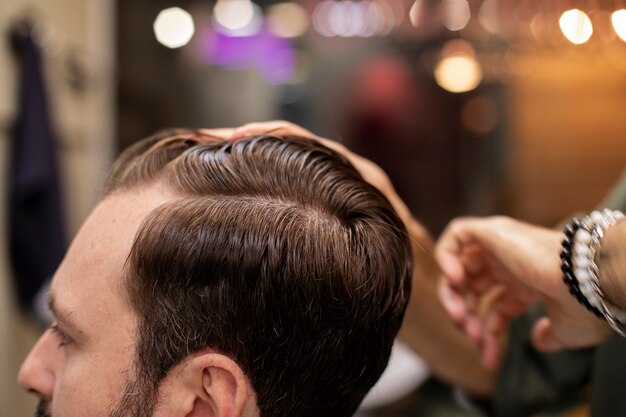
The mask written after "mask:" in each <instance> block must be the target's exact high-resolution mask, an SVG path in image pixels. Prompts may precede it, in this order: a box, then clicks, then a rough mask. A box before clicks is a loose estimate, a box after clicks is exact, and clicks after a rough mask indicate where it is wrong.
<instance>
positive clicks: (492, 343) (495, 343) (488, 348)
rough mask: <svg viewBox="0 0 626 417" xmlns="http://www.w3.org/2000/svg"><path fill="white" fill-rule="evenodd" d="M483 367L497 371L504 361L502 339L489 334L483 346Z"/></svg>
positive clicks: (484, 339)
mask: <svg viewBox="0 0 626 417" xmlns="http://www.w3.org/2000/svg"><path fill="white" fill-rule="evenodd" d="M481 358H482V362H483V365H485V366H486V367H487V368H489V369H496V368H498V366H499V365H500V362H501V361H502V342H501V341H500V337H499V336H496V335H495V334H492V333H489V332H487V333H486V335H485V337H484V338H483V343H482V346H481Z"/></svg>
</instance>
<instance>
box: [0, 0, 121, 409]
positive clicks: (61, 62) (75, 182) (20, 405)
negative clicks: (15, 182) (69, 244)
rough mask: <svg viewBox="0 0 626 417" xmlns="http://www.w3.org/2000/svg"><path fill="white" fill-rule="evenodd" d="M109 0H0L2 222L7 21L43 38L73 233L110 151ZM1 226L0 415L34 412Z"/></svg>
mask: <svg viewBox="0 0 626 417" xmlns="http://www.w3.org/2000/svg"><path fill="white" fill-rule="evenodd" d="M113 5H114V2H111V1H109V0H83V1H76V0H55V1H48V0H2V1H0V91H2V94H1V95H0V218H2V219H5V218H6V203H5V201H6V187H7V170H8V162H9V160H8V158H9V145H10V140H11V139H10V138H9V137H8V129H9V126H10V124H11V120H12V118H13V116H14V112H15V105H16V93H17V86H18V79H17V73H16V70H17V68H16V66H15V62H14V59H13V57H12V56H11V55H10V53H9V50H8V48H7V42H6V36H7V31H8V30H9V27H10V25H11V23H12V22H13V21H14V20H15V19H17V18H19V17H22V16H24V15H25V14H28V15H29V16H32V17H33V19H34V20H35V21H36V22H38V24H39V25H40V27H42V28H43V30H44V32H45V33H47V34H48V38H47V39H48V43H47V44H45V48H44V55H45V59H44V62H45V74H46V78H47V82H48V92H49V97H50V101H51V109H52V112H53V117H54V124H55V130H56V132H57V136H58V138H59V143H58V151H59V157H60V161H61V169H62V179H63V185H64V191H65V200H66V211H67V217H68V218H67V220H68V226H69V230H68V232H69V233H70V236H71V235H73V234H74V233H75V232H76V230H77V228H78V226H79V225H80V223H81V222H82V220H83V219H84V217H85V216H86V215H87V213H88V212H89V210H90V208H91V207H92V206H93V204H94V202H95V201H96V199H97V195H98V192H99V187H100V184H101V182H102V179H103V178H102V177H103V173H104V172H105V171H106V168H107V166H108V165H109V163H110V160H111V153H112V151H111V150H112V148H113V130H114V126H113V91H114V88H113V71H114V67H113V45H114V43H113V40H114V39H113V33H114V31H113V19H114V8H113ZM70 57H74V58H75V59H77V60H78V61H77V62H79V63H80V65H81V67H82V68H83V69H84V72H85V74H86V83H85V88H84V89H80V88H76V87H75V86H73V84H72V82H71V79H72V77H71V73H70V72H68V71H69V69H70V68H69V67H68V60H69V59H70ZM7 226H8V225H7V224H6V221H2V222H0V236H3V237H4V238H3V239H0V417H21V416H30V415H33V412H34V407H35V400H34V398H32V396H30V395H27V394H24V393H22V392H21V391H20V390H19V388H18V387H17V384H16V383H15V377H16V374H17V371H18V369H19V365H20V363H21V361H22V359H23V358H24V357H25V355H26V354H27V352H28V349H29V348H30V346H32V344H33V343H34V340H35V339H36V337H37V336H38V332H39V331H38V329H37V328H36V327H35V326H34V324H33V323H32V322H31V321H30V320H29V319H28V318H27V317H25V316H23V315H22V314H20V313H18V311H17V310H16V306H15V304H14V299H13V288H12V287H11V275H10V268H9V266H8V264H7V239H6V236H7V230H8V227H7Z"/></svg>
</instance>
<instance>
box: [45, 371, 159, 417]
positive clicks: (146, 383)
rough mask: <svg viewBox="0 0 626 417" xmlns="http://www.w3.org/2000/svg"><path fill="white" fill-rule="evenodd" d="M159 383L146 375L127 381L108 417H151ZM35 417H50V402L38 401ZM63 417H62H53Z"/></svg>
mask: <svg viewBox="0 0 626 417" xmlns="http://www.w3.org/2000/svg"><path fill="white" fill-rule="evenodd" d="M158 393H159V383H158V382H157V383H154V382H152V381H151V380H150V378H149V377H148V376H147V375H145V374H144V375H143V376H142V377H140V378H137V379H134V380H132V381H129V382H128V383H127V384H126V387H125V388H124V394H123V395H122V398H121V399H120V401H118V403H117V404H116V405H115V406H114V407H113V408H112V409H111V410H110V411H109V413H108V416H109V417H151V416H152V415H153V414H154V409H155V408H156V404H157V397H158ZM35 417H52V412H51V411H50V402H49V401H46V400H40V401H39V404H38V405H37V411H36V412H35ZM54 417H63V416H54Z"/></svg>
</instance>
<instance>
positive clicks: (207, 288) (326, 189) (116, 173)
mask: <svg viewBox="0 0 626 417" xmlns="http://www.w3.org/2000/svg"><path fill="white" fill-rule="evenodd" d="M163 136H167V135H165V134H157V135H155V136H153V137H151V138H148V139H146V140H143V141H141V142H139V143H137V144H135V145H134V146H132V147H131V148H129V149H128V150H127V151H126V152H124V153H123V155H122V156H121V157H120V158H119V160H118V161H117V162H116V164H115V166H114V168H113V171H112V174H111V177H110V180H109V183H108V187H107V192H109V193H110V192H116V191H117V190H120V189H122V190H124V189H131V190H132V189H133V188H135V187H140V186H142V185H146V184H149V183H152V182H159V183H162V184H165V185H166V186H167V187H168V188H169V189H171V190H172V191H174V192H175V193H177V194H179V195H180V199H178V200H175V201H173V202H170V203H167V204H165V205H163V206H161V207H159V208H157V209H155V210H154V211H153V212H152V213H150V214H149V216H148V218H147V219H146V220H145V222H144V224H143V225H142V227H141V229H140V231H139V232H138V234H137V236H136V239H135V242H134V244H133V247H132V250H131V253H130V256H129V260H128V264H127V268H128V273H129V279H128V287H127V288H128V295H129V300H130V302H131V305H132V307H133V308H134V309H135V310H136V311H137V313H138V316H139V320H140V325H139V336H138V347H137V353H136V354H137V361H138V364H137V365H138V366H137V367H138V370H139V372H143V374H144V375H147V377H146V378H147V379H148V380H150V381H151V382H152V383H153V384H158V383H159V382H160V381H161V380H162V378H163V377H164V376H165V375H166V373H167V372H168V371H169V370H170V369H171V368H172V367H173V366H174V365H176V364H177V363H179V362H180V361H181V360H182V359H184V358H185V357H186V356H188V355H190V354H193V353H196V352H199V351H201V350H203V349H206V348H207V347H211V348H213V349H216V350H218V351H220V352H222V353H224V354H226V355H229V356H230V357H232V358H233V359H234V360H235V361H236V362H237V363H238V364H239V365H240V366H241V368H242V369H243V371H244V372H245V373H246V375H247V376H248V377H249V378H250V381H251V384H252V386H253V388H254V389H255V391H256V395H257V404H258V407H259V409H260V413H261V416H263V417H270V416H272V417H274V416H276V417H278V416H281V417H282V416H284V417H287V416H289V417H294V416H350V415H352V414H353V413H354V411H355V410H356V408H357V407H358V404H359V403H360V401H361V400H362V398H363V396H364V395H365V394H366V392H367V391H368V390H369V388H370V387H371V386H372V385H373V384H374V382H375V381H376V380H377V379H378V377H379V376H380V374H381V373H382V371H383V370H384V368H385V366H386V363H387V360H388V357H389V354H390V350H391V346H392V344H393V340H394V337H395V335H396V333H397V331H398V328H399V326H400V323H401V320H402V316H403V314H404V310H405V308H406V304H407V300H408V297H409V292H410V285H411V284H410V283H411V279H410V271H411V265H410V263H411V260H410V259H411V253H410V246H409V241H408V237H407V233H406V230H405V228H404V225H403V224H402V222H401V221H400V220H399V218H398V217H397V215H396V213H395V212H394V211H393V209H392V207H391V205H390V204H389V202H388V201H387V200H386V199H385V198H384V197H383V195H382V194H381V193H380V192H379V191H378V190H377V189H375V188H374V187H372V186H371V185H369V184H367V183H366V182H365V181H363V179H362V178H361V176H360V175H359V173H358V172H357V171H356V170H355V169H354V168H353V167H352V166H351V165H350V163H349V162H348V161H347V160H346V159H345V158H343V157H342V156H341V155H339V154H337V153H336V152H334V151H332V150H330V149H328V148H326V147H324V146H322V145H321V144H319V143H317V142H315V141H313V140H310V139H307V138H300V137H272V136H255V137H249V138H244V139H242V140H240V141H238V142H236V143H233V144H231V143H228V142H225V141H222V140H213V141H209V140H207V138H201V137H200V136H201V134H199V133H197V132H193V131H180V130H179V131H176V132H174V136H173V137H169V138H165V139H164V138H163Z"/></svg>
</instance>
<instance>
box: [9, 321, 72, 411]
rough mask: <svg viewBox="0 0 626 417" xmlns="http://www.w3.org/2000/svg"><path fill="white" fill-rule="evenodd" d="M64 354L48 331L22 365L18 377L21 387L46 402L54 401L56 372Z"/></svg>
mask: <svg viewBox="0 0 626 417" xmlns="http://www.w3.org/2000/svg"><path fill="white" fill-rule="evenodd" d="M62 355H63V353H62V352H61V349H60V348H59V346H57V344H56V343H55V340H54V337H53V335H52V334H51V331H50V330H48V331H46V332H45V333H44V334H43V335H41V337H40V338H39V340H38V341H37V343H36V344H35V346H33V348H32V349H31V351H30V353H29V354H28V356H27V357H26V359H25V360H24V362H23V363H22V366H21V367H20V372H19V374H18V376H17V379H18V382H19V384H20V386H21V387H22V388H23V389H24V390H26V391H30V392H33V393H35V394H36V395H38V396H39V397H41V398H42V399H44V400H48V401H50V400H52V393H53V391H54V381H55V370H56V369H57V367H58V364H59V361H60V360H62Z"/></svg>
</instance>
